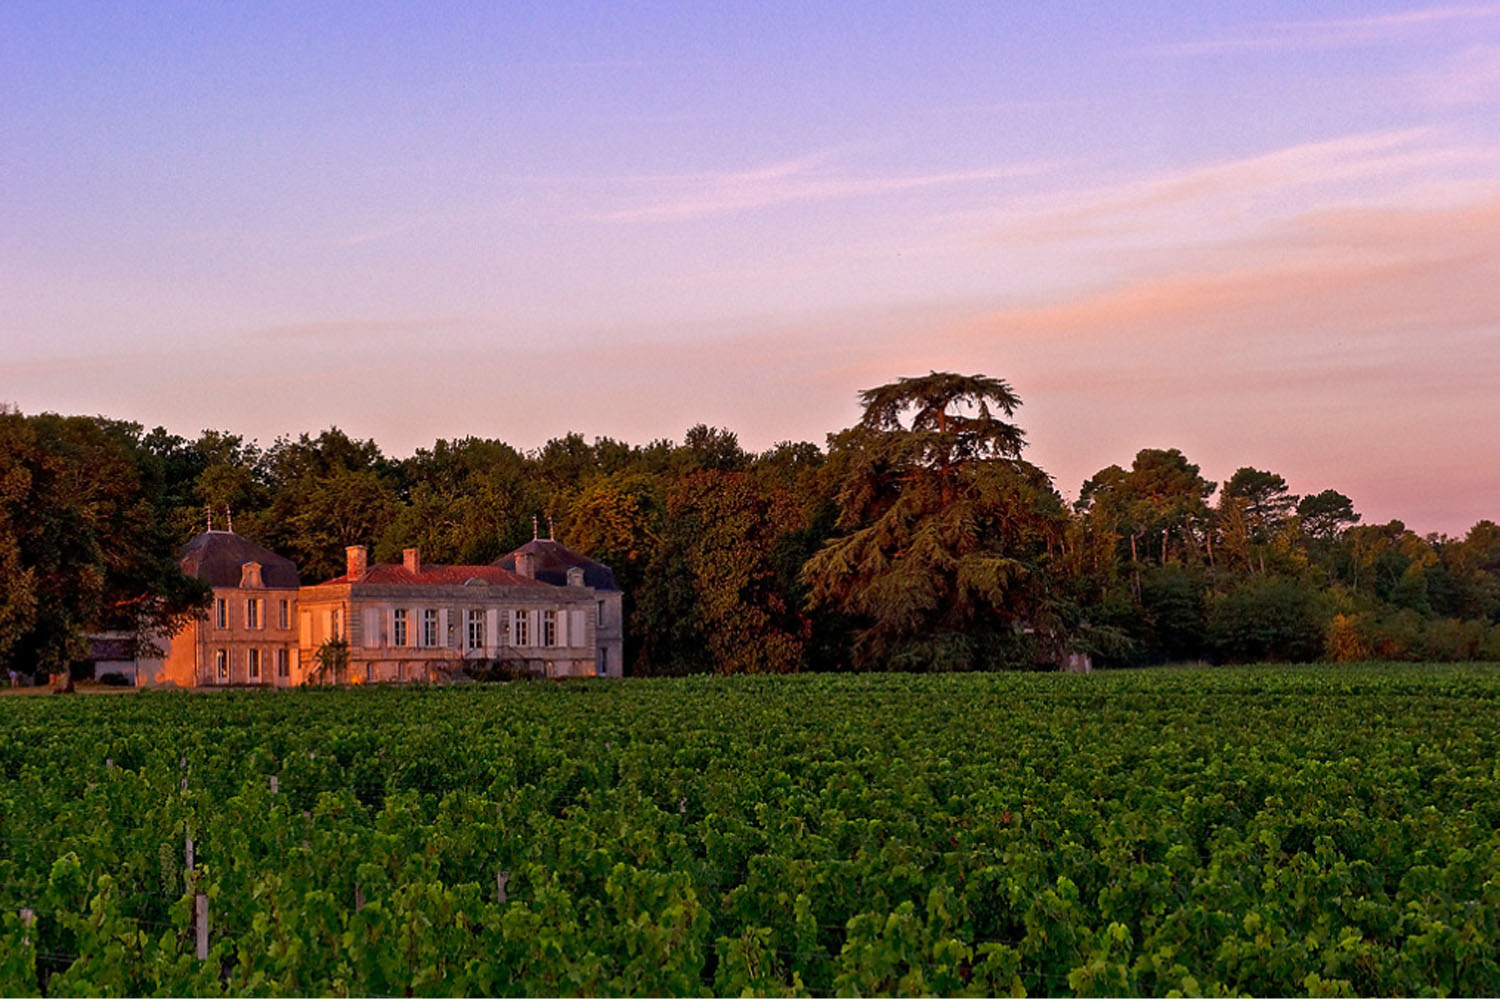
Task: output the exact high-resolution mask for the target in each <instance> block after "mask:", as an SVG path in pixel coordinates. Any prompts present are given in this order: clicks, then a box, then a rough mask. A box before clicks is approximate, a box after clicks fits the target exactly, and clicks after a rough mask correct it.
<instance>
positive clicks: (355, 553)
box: [344, 545, 370, 580]
mask: <svg viewBox="0 0 1500 1000" xmlns="http://www.w3.org/2000/svg"><path fill="white" fill-rule="evenodd" d="M344 559H345V561H346V563H347V568H348V573H349V579H351V580H358V579H359V578H360V577H362V576H364V575H365V570H366V569H368V568H369V565H370V559H369V556H368V555H367V554H366V553H365V547H364V546H363V545H350V546H349V547H347V548H346V549H344Z"/></svg>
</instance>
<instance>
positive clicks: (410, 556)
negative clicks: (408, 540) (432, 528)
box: [401, 549, 422, 573]
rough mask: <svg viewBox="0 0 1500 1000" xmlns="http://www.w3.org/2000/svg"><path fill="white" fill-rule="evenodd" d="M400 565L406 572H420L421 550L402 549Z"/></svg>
mask: <svg viewBox="0 0 1500 1000" xmlns="http://www.w3.org/2000/svg"><path fill="white" fill-rule="evenodd" d="M401 564H402V565H403V566H405V567H406V570H407V572H409V573H420V572H422V550H421V549H402V550H401Z"/></svg>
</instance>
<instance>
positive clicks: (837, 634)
mask: <svg viewBox="0 0 1500 1000" xmlns="http://www.w3.org/2000/svg"><path fill="white" fill-rule="evenodd" d="M861 400H862V402H863V403H864V405H865V414H864V417H863V418H862V419H861V420H860V421H859V423H858V424H856V425H855V426H854V427H851V428H848V429H846V430H844V431H840V432H838V433H835V434H830V435H829V437H828V440H827V444H826V447H819V446H817V445H815V444H812V443H808V442H795V443H794V442H783V443H781V444H779V445H777V446H776V447H774V448H771V449H769V450H767V451H765V452H762V453H760V454H752V453H748V452H746V451H745V450H744V449H742V448H741V447H740V444H739V441H738V439H737V438H736V436H735V435H734V434H733V433H732V432H730V431H728V430H724V429H721V428H712V427H707V426H704V425H698V426H696V427H693V428H690V429H689V430H688V431H687V433H686V434H685V436H684V439H683V441H682V443H680V444H678V443H674V442H670V441H654V442H651V443H650V444H647V445H644V446H638V445H629V444H625V443H622V442H619V441H615V440H611V439H609V438H596V439H595V440H594V441H593V442H592V443H590V442H588V441H586V440H585V439H584V438H583V437H582V436H581V435H578V434H569V435H567V436H565V437H562V438H558V439H555V440H553V441H549V442H548V443H547V444H546V445H545V446H543V447H541V448H538V449H536V450H534V451H532V452H529V453H522V452H519V451H517V450H516V449H514V448H512V447H511V446H509V445H507V444H505V443H503V442H500V441H493V440H481V439H477V438H465V439H462V440H453V441H437V442H435V443H434V444H433V446H432V447H431V448H425V449H420V450H418V451H417V453H416V454H415V455H413V456H411V457H409V458H406V459H401V460H397V459H393V458H390V457H388V456H386V455H384V454H383V453H382V451H381V450H380V448H379V447H378V446H377V445H376V444H375V442H373V441H361V440H356V439H352V438H350V437H349V436H348V435H346V434H344V433H343V432H341V431H339V430H337V429H336V428H331V429H329V430H326V431H323V432H322V433H320V434H318V435H317V436H316V437H313V436H309V435H306V434H303V435H300V436H298V437H296V438H279V439H277V440H276V441H275V442H274V443H272V444H271V445H270V446H269V447H265V448H262V447H261V446H259V445H257V444H255V443H253V442H246V441H244V440H243V439H241V438H240V437H237V436H235V435H232V434H227V433H223V432H219V431H205V432H204V433H203V434H202V435H201V436H200V437H198V438H197V439H196V440H187V439H184V438H182V437H178V436H176V435H172V434H169V433H167V432H166V431H164V430H161V429H159V428H158V429H157V430H155V431H151V432H149V433H146V432H144V431H143V430H142V428H140V427H139V426H136V425H132V424H126V423H122V422H118V421H110V420H105V419H103V418H83V417H66V418H65V417H58V416H55V415H51V414H42V415H39V416H23V415H21V414H19V413H16V412H14V411H13V410H6V409H4V408H0V574H3V575H4V577H5V579H6V581H7V587H6V588H4V589H3V590H0V667H14V668H17V669H19V670H21V671H23V672H27V673H30V672H33V671H36V670H38V669H41V670H44V671H45V670H55V669H57V668H58V666H59V665H60V664H65V663H66V662H67V661H68V660H69V659H70V658H74V657H76V656H77V654H78V652H79V650H80V648H81V638H82V636H83V635H84V634H85V633H86V632H87V631H89V630H92V629H98V628H101V627H107V626H109V625H110V624H111V623H113V624H116V625H120V624H123V625H124V627H129V628H133V629H136V630H137V631H138V632H139V633H140V634H141V635H147V634H149V632H150V631H151V629H152V628H155V627H158V626H160V625H163V624H166V625H168V626H170V625H171V624H173V623H175V622H176V621H178V620H180V618H181V616H182V615H183V614H187V613H191V612H192V611H193V610H194V609H195V607H196V606H197V605H196V604H195V601H196V600H199V599H201V595H200V594H198V593H196V592H195V591H193V590H192V587H191V584H190V582H189V581H184V580H182V578H181V574H179V573H175V572H174V567H173V565H172V558H171V557H172V553H173V552H174V551H175V550H176V547H177V546H179V545H180V544H181V543H182V542H184V541H186V540H187V539H188V538H189V537H191V536H192V535H193V534H194V533H196V532H197V531H201V530H202V529H203V528H204V526H205V525H206V523H207V519H208V517H209V512H212V516H213V518H214V523H215V525H216V526H217V527H220V528H223V527H226V526H227V524H228V523H229V516H230V514H231V513H232V516H233V525H234V528H235V530H237V531H239V532H240V533H242V534H245V535H248V536H250V537H252V538H254V539H255V540H257V541H259V542H261V543H263V544H265V545H268V546H269V547H271V548H273V549H275V550H276V551H278V552H281V553H283V554H285V555H287V556H289V557H291V558H293V559H295V560H296V561H297V562H298V564H299V566H300V568H301V571H302V574H303V578H304V580H307V581H309V582H316V581H319V580H322V579H327V578H329V577H331V576H334V575H337V574H338V573H340V572H342V568H343V565H344V563H343V559H344V556H343V550H344V547H345V546H347V545H355V544H366V545H370V546H373V551H374V554H375V557H376V558H377V559H378V560H381V561H394V560H397V559H399V558H400V553H401V550H402V549H403V548H405V547H408V546H419V547H421V549H422V551H423V555H424V559H425V560H426V561H428V562H432V563H485V562H489V561H491V560H493V559H495V558H497V557H499V556H500V555H502V554H504V553H505V552H508V551H509V550H511V549H512V548H514V547H516V546H518V545H520V544H522V543H523V542H525V541H526V540H528V539H529V538H531V533H532V525H533V523H535V521H534V519H536V518H541V521H542V523H543V524H547V523H551V524H553V525H554V527H555V531H556V534H557V538H558V539H559V540H560V541H562V542H563V543H565V544H567V545H570V546H572V547H574V548H576V549H578V550H580V551H582V552H584V553H586V554H589V555H592V556H594V557H595V558H597V559H600V560H601V561H603V562H605V563H607V564H609V565H610V566H611V567H612V568H613V569H614V571H615V576H616V579H617V580H618V581H619V582H620V584H621V586H622V588H623V590H624V591H625V600H626V609H625V610H626V628H627V634H626V657H627V665H628V669H629V670H630V671H631V672H632V673H636V674H684V673H700V672H720V673H759V672H773V671H774V672H792V671H800V670H841V669H868V668H885V669H917V670H963V669H986V668H994V667H1000V666H1005V667H1035V666H1051V665H1054V664H1055V663H1057V662H1058V661H1059V659H1061V658H1063V657H1064V656H1066V655H1067V654H1068V653H1069V652H1070V651H1086V652H1089V653H1091V654H1093V656H1094V658H1095V662H1096V663H1104V664H1141V663H1153V662H1164V661H1172V660H1205V661H1212V662H1247V661H1255V660H1267V659H1269V660H1286V659H1328V660H1356V659H1365V658H1369V657H1378V658H1384V659H1411V660H1473V659H1500V526H1497V525H1496V524H1495V523H1493V522H1491V521H1481V522H1479V523H1478V524H1476V525H1474V527H1473V528H1472V529H1471V530H1470V531H1469V532H1468V533H1467V534H1466V536H1465V537H1463V538H1449V537H1445V536H1439V535H1429V536H1427V537H1421V536H1418V535H1417V534H1415V533H1414V532H1412V531H1409V530H1407V528H1406V527H1405V526H1404V525H1403V524H1402V523H1401V522H1399V521H1392V522H1390V523H1388V524H1383V525H1367V524H1361V523H1360V515H1359V513H1358V512H1357V511H1356V510H1355V509H1354V505H1353V503H1352V501H1351V500H1350V499H1349V498H1348V497H1346V496H1344V495H1343V494H1341V493H1339V492H1337V491H1336V490H1334V489H1331V488H1329V489H1323V490H1322V491H1321V492H1318V493H1313V494H1309V495H1307V496H1300V497H1299V496H1297V495H1294V494H1292V493H1291V492H1290V491H1289V490H1288V488H1287V484H1286V482H1285V480H1284V479H1283V478H1282V477H1281V476H1279V475H1276V474H1275V473H1272V472H1269V471H1265V470H1259V469H1253V468H1249V467H1245V468H1241V469H1239V470H1237V471H1236V472H1235V473H1234V474H1233V475H1232V476H1231V477H1230V478H1229V479H1228V480H1227V481H1226V482H1225V483H1224V486H1223V489H1222V490H1220V489H1219V488H1218V486H1217V484H1215V483H1213V482H1210V481H1208V480H1207V479H1205V478H1204V477H1203V476H1202V475H1201V474H1200V470H1199V467H1198V466H1197V465H1196V464H1194V463H1193V462H1191V461H1190V460H1189V459H1188V457H1187V456H1185V455H1183V454H1182V453H1181V452H1180V451H1179V450H1177V449H1175V448H1173V449H1156V448H1147V449H1144V450H1142V451H1140V452H1139V453H1138V454H1137V455H1136V456H1135V458H1134V460H1133V461H1132V462H1131V464H1130V466H1129V467H1128V468H1125V467H1122V466H1119V465H1112V466H1110V467H1108V468H1106V469H1103V470H1101V471H1100V472H1098V473H1097V474H1096V475H1094V476H1092V477H1090V479H1089V480H1088V481H1087V482H1086V483H1084V484H1082V488H1081V490H1080V492H1079V499H1078V501H1077V503H1076V504H1074V505H1073V506H1072V507H1071V508H1070V507H1069V506H1067V505H1066V504H1065V503H1064V502H1063V499H1062V497H1061V495H1060V494H1059V493H1058V491H1057V489H1056V488H1055V484H1054V483H1053V482H1052V481H1051V480H1050V478H1049V477H1048V476H1047V474H1046V472H1045V471H1044V470H1042V469H1040V468H1038V467H1036V466H1035V465H1033V464H1031V463H1029V462H1027V461H1026V460H1025V459H1024V458H1023V457H1022V451H1023V446H1024V443H1025V436H1024V434H1023V432H1022V430H1021V429H1020V427H1019V426H1018V425H1017V424H1015V423H1014V422H1013V418H1014V415H1015V412H1016V409H1017V407H1018V406H1019V405H1020V399H1019V398H1018V396H1017V394H1016V393H1015V391H1014V390H1013V389H1012V387H1011V386H1010V385H1009V384H1008V383H1006V382H1004V381H1002V380H1000V379H995V378H988V377H984V376H977V375H976V376H959V375H953V374H948V373H933V374H932V375H928V376H921V377H918V378H908V379H901V380H898V381H896V382H893V383H890V384H889V385H884V386H877V387H875V388H872V389H869V390H867V391H865V392H864V393H862V394H861Z"/></svg>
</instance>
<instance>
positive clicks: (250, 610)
mask: <svg viewBox="0 0 1500 1000" xmlns="http://www.w3.org/2000/svg"><path fill="white" fill-rule="evenodd" d="M260 606H261V605H260V598H259V597H252V598H250V599H249V600H248V601H246V602H245V627H246V628H260Z"/></svg>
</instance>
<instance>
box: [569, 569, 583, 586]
mask: <svg viewBox="0 0 1500 1000" xmlns="http://www.w3.org/2000/svg"><path fill="white" fill-rule="evenodd" d="M568 586H570V587H582V586H583V567H582V566H569V567H568Z"/></svg>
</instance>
